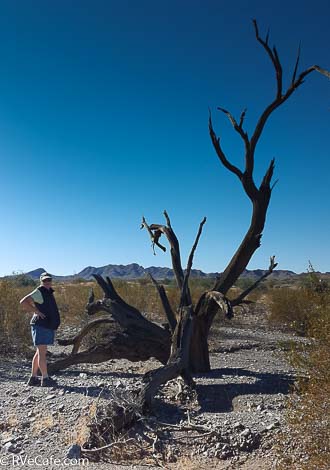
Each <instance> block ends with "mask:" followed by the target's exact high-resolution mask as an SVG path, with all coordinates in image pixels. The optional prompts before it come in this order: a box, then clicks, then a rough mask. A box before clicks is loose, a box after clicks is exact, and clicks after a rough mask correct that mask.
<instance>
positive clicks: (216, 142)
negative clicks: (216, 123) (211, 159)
mask: <svg viewBox="0 0 330 470" xmlns="http://www.w3.org/2000/svg"><path fill="white" fill-rule="evenodd" d="M209 131H210V137H211V140H212V143H213V147H214V149H215V151H216V153H217V155H218V157H219V159H220V161H221V163H222V164H223V166H224V167H225V168H227V170H229V171H231V172H232V173H234V174H235V175H236V176H238V178H239V179H241V178H242V172H241V170H239V169H238V168H237V167H236V166H235V165H232V164H231V163H230V162H229V161H228V160H227V158H226V156H225V154H224V153H223V150H222V148H221V146H220V138H219V137H217V136H216V134H215V132H214V130H213V126H212V118H211V112H210V116H209Z"/></svg>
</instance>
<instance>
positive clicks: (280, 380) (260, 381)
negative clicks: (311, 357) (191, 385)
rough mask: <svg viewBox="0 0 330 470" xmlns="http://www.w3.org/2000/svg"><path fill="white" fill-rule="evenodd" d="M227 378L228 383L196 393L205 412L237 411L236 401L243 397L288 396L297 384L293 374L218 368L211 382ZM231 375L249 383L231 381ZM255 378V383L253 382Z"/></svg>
mask: <svg viewBox="0 0 330 470" xmlns="http://www.w3.org/2000/svg"><path fill="white" fill-rule="evenodd" d="M224 376H226V378H225V380H226V383H223V384H222V383H217V384H199V385H197V388H196V391H197V395H198V401H199V403H200V405H201V409H200V411H201V412H208V413H225V412H228V411H233V399H234V398H236V397H238V396H242V395H273V394H278V393H283V394H287V393H289V392H290V390H291V388H292V385H293V383H294V377H293V376H292V375H289V374H283V373H278V374H276V373H275V374H270V373H263V372H260V373H259V372H252V371H250V370H247V369H230V368H228V369H214V370H212V371H211V372H210V374H208V378H210V379H221V378H223V377H224ZM228 376H232V377H233V378H234V377H242V378H243V377H246V378H247V381H246V382H243V381H242V382H240V383H237V382H235V381H234V380H233V381H232V382H230V379H228ZM251 379H252V380H253V379H254V380H253V382H252V383H251Z"/></svg>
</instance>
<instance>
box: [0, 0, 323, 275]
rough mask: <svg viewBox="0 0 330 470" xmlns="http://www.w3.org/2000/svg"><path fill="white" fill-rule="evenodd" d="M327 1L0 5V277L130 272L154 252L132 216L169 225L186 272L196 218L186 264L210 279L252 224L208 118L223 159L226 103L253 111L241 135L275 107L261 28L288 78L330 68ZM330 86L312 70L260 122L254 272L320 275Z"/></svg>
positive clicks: (237, 159)
mask: <svg viewBox="0 0 330 470" xmlns="http://www.w3.org/2000/svg"><path fill="white" fill-rule="evenodd" d="M329 14H330V6H329V2H327V1H325V0H324V1H320V0H316V1H313V2H310V1H308V2H307V1H293V2H290V1H285V2H284V1H282V0H280V1H277V2H274V3H273V4H271V3H270V2H264V1H259V0H258V1H257V0H254V1H249V2H247V1H236V2H235V1H233V2H228V1H215V0H204V1H197V0H189V1H188V0H170V1H163V2H158V1H151V0H140V1H139V2H137V1H133V0H122V1H120V2H118V1H112V0H108V1H100V0H93V1H83V0H80V1H78V0H76V1H72V0H65V1H64V0H56V1H47V2H45V1H39V0H34V1H30V0H25V1H17V0H1V2H0V55H1V73H0V151H1V154H0V155H1V171H0V201H1V216H2V230H1V231H0V247H1V256H0V275H4V274H10V273H11V272H13V271H29V270H32V269H35V268H37V267H44V268H46V269H47V270H49V271H50V272H52V273H55V274H72V273H77V272H79V271H80V270H81V269H83V268H84V267H85V266H88V265H92V266H102V265H105V264H128V263H131V262H137V263H139V264H141V265H143V266H145V267H147V266H150V265H156V266H169V265H170V260H169V257H168V254H165V255H164V254H163V253H162V252H161V253H158V254H157V256H154V255H153V254H152V250H151V247H150V241H149V239H148V236H147V233H146V232H145V231H140V229H139V226H140V222H141V217H142V215H144V216H145V217H146V219H147V221H148V222H149V223H162V222H163V215H162V213H163V210H164V209H166V210H167V211H168V213H169V215H170V217H171V220H172V225H173V227H174V229H175V230H176V233H177V236H178V238H179V239H180V242H181V250H182V257H183V261H184V263H185V262H186V258H187V255H188V254H189V250H190V247H191V245H192V243H193V241H194V237H195V234H196V231H197V228H198V224H199V222H200V221H201V219H202V218H203V217H204V216H206V217H207V223H206V225H205V227H204V232H203V235H202V238H201V240H200V244H199V247H198V251H197V253H196V256H195V262H194V266H195V267H196V268H200V269H202V270H204V271H208V272H210V271H221V270H223V269H224V268H225V266H226V264H227V263H228V261H229V260H230V258H231V256H232V254H233V253H234V251H235V250H236V248H237V246H238V245H239V243H240V241H241V239H242V237H243V235H244V233H245V231H246V229H247V227H248V225H249V220H250V212H251V211H250V209H251V208H250V203H249V201H248V199H247V197H246V196H245V194H244V192H243V189H242V187H241V185H240V183H239V181H238V179H237V178H236V177H235V176H234V175H233V174H231V173H229V172H228V171H227V170H225V169H224V168H223V167H222V166H221V164H220V162H219V161H218V159H217V156H216V154H215V152H214V149H213V147H212V144H211V142H210V138H209V135H208V108H210V109H211V110H212V114H213V121H214V127H215V130H216V132H217V133H218V135H221V137H222V143H223V147H224V150H225V152H226V154H227V156H228V158H229V159H230V160H231V161H232V162H233V163H235V164H236V165H239V166H240V167H242V165H243V161H244V154H243V146H242V143H241V141H240V140H239V138H238V135H237V134H236V133H235V132H234V131H233V130H232V128H231V126H230V124H229V123H228V122H227V120H226V118H225V116H224V115H223V114H221V113H219V111H217V110H216V108H217V106H222V107H224V108H227V109H229V110H231V112H232V113H233V114H234V115H235V116H237V117H239V115H240V113H241V111H242V109H243V108H244V107H247V108H248V111H247V116H246V129H247V130H248V131H249V132H250V133H251V132H252V130H253V128H254V125H255V123H256V120H257V119H258V116H259V115H260V113H261V112H262V111H263V109H264V108H265V106H266V105H267V104H268V103H269V102H270V101H271V100H272V99H273V97H274V93H275V78H274V72H273V70H272V66H271V63H270V60H269V58H268V57H267V56H266V54H265V52H264V51H263V49H262V48H261V46H260V45H259V44H258V43H257V42H256V40H255V36H254V30H253V26H252V23H251V18H254V17H255V18H257V20H258V24H259V28H260V31H261V33H263V34H265V33H266V31H267V29H268V27H269V28H270V43H271V44H276V46H277V49H278V51H279V54H280V58H281V60H282V64H283V68H284V77H285V83H286V84H288V83H289V80H290V78H291V74H292V69H293V66H294V62H295V57H296V51H297V48H298V44H299V42H301V48H302V52H301V62H300V67H301V70H302V69H304V68H307V67H308V66H310V65H313V64H319V65H321V66H323V67H324V68H326V69H330V57H329V44H330V29H329V24H328V19H329ZM329 117H330V82H329V80H328V79H327V78H325V77H323V76H321V75H320V74H318V73H315V72H314V73H313V74H312V75H310V76H309V77H307V79H306V82H305V83H304V84H303V85H302V86H301V87H300V88H299V90H298V91H297V92H296V93H295V94H294V95H293V96H292V97H291V98H290V100H289V101H288V102H287V103H285V104H284V105H283V106H282V107H280V108H279V109H278V110H277V111H276V112H275V113H274V114H273V116H272V117H271V119H270V120H269V122H268V124H267V126H266V128H265V131H264V133H263V136H262V138H261V140H260V142H259V146H258V148H257V151H256V176H255V178H256V181H257V182H259V181H260V178H261V177H262V175H263V173H264V172H265V169H266V168H267V166H268V164H269V161H270V159H271V158H273V157H275V158H276V169H275V179H277V178H278V179H279V182H278V184H277V185H276V187H275V189H274V192H273V195H272V199H271V203H270V207H269V211H268V218H267V222H266V227H265V230H264V235H263V239H262V246H261V248H260V249H259V250H258V251H257V252H256V253H255V255H254V257H253V258H252V260H251V262H250V264H249V266H248V267H249V268H250V269H254V268H266V267H267V266H268V261H269V256H271V255H274V254H275V255H276V257H277V260H278V262H279V266H278V268H281V269H292V270H294V271H296V272H302V271H305V270H306V268H307V266H308V260H311V262H312V263H313V265H314V267H315V269H318V270H320V271H330V255H329V250H328V243H329V231H330V222H329V199H330V198H329V193H330V189H329V188H330V185H329V171H330V159H329V140H328V139H329V134H330V119H329Z"/></svg>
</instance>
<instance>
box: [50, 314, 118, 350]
mask: <svg viewBox="0 0 330 470" xmlns="http://www.w3.org/2000/svg"><path fill="white" fill-rule="evenodd" d="M113 322H114V320H113V319H112V318H97V319H96V320H92V321H91V322H89V323H87V325H85V326H84V327H83V329H82V330H81V331H80V332H79V333H78V334H77V335H76V336H73V337H71V338H58V339H57V342H58V344H59V345H60V346H69V345H70V344H73V348H72V351H71V354H76V353H77V352H78V351H79V348H80V345H81V342H82V340H83V339H84V337H85V336H86V335H87V334H88V333H89V332H90V331H92V330H93V329H95V328H96V327H98V326H100V325H102V324H105V323H113Z"/></svg>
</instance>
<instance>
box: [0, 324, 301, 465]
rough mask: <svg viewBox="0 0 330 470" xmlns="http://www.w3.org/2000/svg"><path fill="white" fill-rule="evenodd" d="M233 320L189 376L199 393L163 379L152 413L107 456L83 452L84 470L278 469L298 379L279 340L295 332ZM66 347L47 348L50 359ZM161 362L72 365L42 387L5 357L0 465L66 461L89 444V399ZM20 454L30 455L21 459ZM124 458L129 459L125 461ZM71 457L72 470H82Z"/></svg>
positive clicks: (134, 380)
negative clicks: (281, 436) (206, 361)
mask: <svg viewBox="0 0 330 470" xmlns="http://www.w3.org/2000/svg"><path fill="white" fill-rule="evenodd" d="M251 321H252V323H251ZM235 325H236V324H235V323H234V324H233V326H226V327H223V328H220V330H219V332H220V335H221V340H220V341H219V345H218V346H217V345H214V343H212V355H211V364H212V371H211V372H210V373H207V374H200V375H196V376H195V380H196V383H197V389H196V394H192V395H191V396H186V395H185V394H184V393H183V395H181V396H180V394H179V390H180V382H179V381H172V382H170V383H169V384H167V385H166V387H163V388H162V390H161V391H160V393H159V395H158V396H157V397H156V400H155V407H154V414H153V416H151V417H150V418H148V419H147V420H145V421H141V422H140V423H138V424H137V425H136V426H135V427H134V428H133V429H132V430H131V431H129V432H128V433H127V435H126V436H125V442H124V443H123V444H120V443H119V444H118V448H117V447H115V448H114V449H112V453H111V454H110V455H109V452H107V453H105V454H104V455H103V454H101V461H93V460H95V459H94V454H92V453H89V454H83V456H82V457H84V458H86V457H87V455H88V458H89V464H88V468H90V469H94V468H95V469H96V468H97V469H101V468H102V469H106V470H107V469H109V470H110V469H115V468H116V469H117V468H127V469H133V468H134V469H142V468H148V469H150V468H151V469H152V468H159V467H160V466H162V467H163V468H168V469H170V468H182V469H193V468H198V469H203V468H208V469H210V468H218V469H235V468H242V469H243V470H244V469H246V470H248V469H251V470H254V469H262V470H267V469H272V468H276V458H275V457H274V452H273V449H272V448H273V445H274V443H275V442H276V439H277V435H278V433H279V432H280V431H281V430H283V429H285V420H284V411H285V410H284V406H285V399H286V395H287V394H288V392H289V390H290V387H291V386H292V384H293V382H294V379H295V371H294V370H293V369H292V368H291V367H290V366H289V365H288V363H287V362H286V361H285V359H284V355H283V352H282V350H281V347H280V346H279V344H282V347H283V345H284V344H285V343H287V342H289V341H292V340H293V341H297V338H294V337H291V336H290V335H288V334H284V333H282V332H279V331H269V330H267V329H265V328H264V326H263V325H260V322H255V324H253V318H252V320H251V319H250V321H249V324H248V325H245V326H244V325H243V326H240V327H238V326H237V325H236V326H235ZM64 333H65V331H62V334H63V336H64ZM66 333H67V332H66ZM69 350H70V348H64V347H60V346H57V345H55V346H53V347H50V351H51V353H52V355H53V357H55V356H56V355H58V354H60V353H63V351H64V352H68V351H69ZM50 359H53V358H52V357H51V358H50ZM158 366H159V363H158V362H157V361H152V360H150V361H148V362H146V363H144V362H138V363H130V362H128V361H125V360H111V361H107V362H104V363H102V364H97V365H89V364H87V365H78V366H72V367H71V368H69V369H67V370H65V371H62V372H61V373H59V374H57V375H56V377H55V378H56V380H57V382H58V386H57V387H55V388H41V387H27V386H26V385H25V382H26V380H27V378H28V376H29V374H30V361H29V360H27V359H26V358H13V359H11V358H8V357H2V358H1V366H0V380H1V382H0V448H1V450H0V469H1V468H2V466H3V468H20V467H24V468H33V469H34V468H49V469H58V468H61V466H62V467H63V466H65V465H66V464H68V463H69V462H68V461H67V460H65V459H66V458H68V457H69V456H70V455H75V456H76V457H78V456H79V454H69V449H70V448H71V446H72V445H73V444H78V445H79V446H85V447H86V443H87V442H90V441H88V439H89V427H88V426H87V425H88V423H90V420H91V419H92V418H93V416H95V410H96V404H97V406H98V407H102V406H106V405H107V404H108V403H109V401H110V400H112V399H113V397H114V396H119V395H121V394H122V393H123V392H126V391H127V390H133V389H134V388H136V387H137V385H138V383H139V381H140V380H141V377H142V375H143V374H144V373H145V372H146V371H148V370H151V369H153V368H155V367H158ZM133 438H134V441H133ZM136 442H137V443H138V447H136V445H135V443H136ZM141 448H144V449H145V452H144V453H143V452H142V451H141ZM146 449H147V451H146ZM71 452H74V448H73V449H71ZM37 456H38V457H37ZM24 459H32V461H31V463H29V461H27V460H25V464H24ZM33 459H37V460H34V461H33ZM55 459H58V460H55ZM114 459H116V461H117V464H116V465H115V464H112V463H111V461H114ZM125 459H126V462H127V459H130V462H131V463H130V464H129V465H127V464H126V465H125ZM118 461H119V462H120V464H119V463H118ZM36 462H37V463H36ZM41 462H42V464H41V465H39V463H41ZM70 463H71V465H70V468H83V467H84V465H83V462H80V463H77V464H74V463H75V461H74V460H71V461H70ZM86 465H87V463H86V464H85V466H86Z"/></svg>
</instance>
